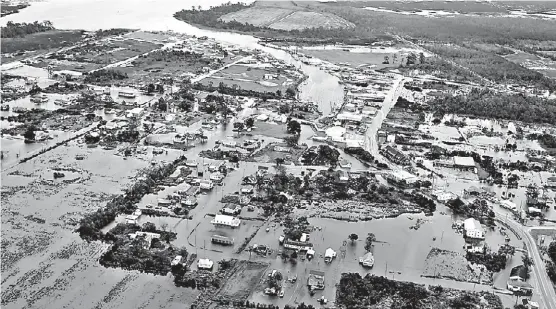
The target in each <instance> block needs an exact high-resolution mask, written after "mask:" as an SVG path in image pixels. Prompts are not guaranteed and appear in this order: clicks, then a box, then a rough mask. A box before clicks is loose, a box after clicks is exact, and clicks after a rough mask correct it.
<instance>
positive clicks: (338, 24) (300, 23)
mask: <svg viewBox="0 0 556 309" xmlns="http://www.w3.org/2000/svg"><path fill="white" fill-rule="evenodd" d="M274 4H276V3H275V2H271V3H264V2H257V4H256V5H255V6H253V7H250V8H247V9H244V10H241V11H237V12H232V13H228V14H226V15H224V16H222V17H221V18H220V20H222V21H223V22H230V21H237V22H239V23H244V24H246V23H249V24H252V25H254V26H257V27H261V28H263V27H268V28H271V29H276V30H287V31H289V30H303V29H307V28H320V27H322V28H324V29H342V28H352V27H354V25H353V24H352V23H350V22H348V21H346V20H345V19H343V18H340V17H338V16H336V15H334V14H329V13H321V12H313V11H305V10H304V9H302V8H301V7H298V6H297V4H295V3H293V5H291V4H290V3H285V4H282V5H277V6H276V7H275V6H274Z"/></svg>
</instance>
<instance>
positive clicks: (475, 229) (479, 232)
mask: <svg viewBox="0 0 556 309" xmlns="http://www.w3.org/2000/svg"><path fill="white" fill-rule="evenodd" d="M463 230H464V231H465V234H464V235H465V237H468V238H474V239H485V230H484V228H483V227H482V226H481V223H480V222H479V221H477V220H475V219H473V218H469V219H466V220H465V221H463Z"/></svg>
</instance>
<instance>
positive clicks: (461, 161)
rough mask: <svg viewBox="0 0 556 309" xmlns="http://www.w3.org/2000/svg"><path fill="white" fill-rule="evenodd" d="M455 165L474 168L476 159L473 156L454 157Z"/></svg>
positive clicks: (463, 168) (464, 168)
mask: <svg viewBox="0 0 556 309" xmlns="http://www.w3.org/2000/svg"><path fill="white" fill-rule="evenodd" d="M454 167H455V168H459V169H462V170H474V169H475V160H474V159H473V157H454Z"/></svg>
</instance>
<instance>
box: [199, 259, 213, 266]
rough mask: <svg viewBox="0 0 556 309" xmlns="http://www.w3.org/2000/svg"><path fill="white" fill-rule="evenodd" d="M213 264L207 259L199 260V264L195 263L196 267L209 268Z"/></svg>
mask: <svg viewBox="0 0 556 309" xmlns="http://www.w3.org/2000/svg"><path fill="white" fill-rule="evenodd" d="M213 264H214V262H213V261H211V260H209V259H199V262H197V267H201V268H211V267H212V265H213Z"/></svg>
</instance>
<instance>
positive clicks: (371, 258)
mask: <svg viewBox="0 0 556 309" xmlns="http://www.w3.org/2000/svg"><path fill="white" fill-rule="evenodd" d="M361 259H362V260H363V262H366V261H373V262H374V260H375V257H374V256H373V254H372V253H371V252H367V253H366V254H365V255H363V256H362V257H361Z"/></svg>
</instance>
